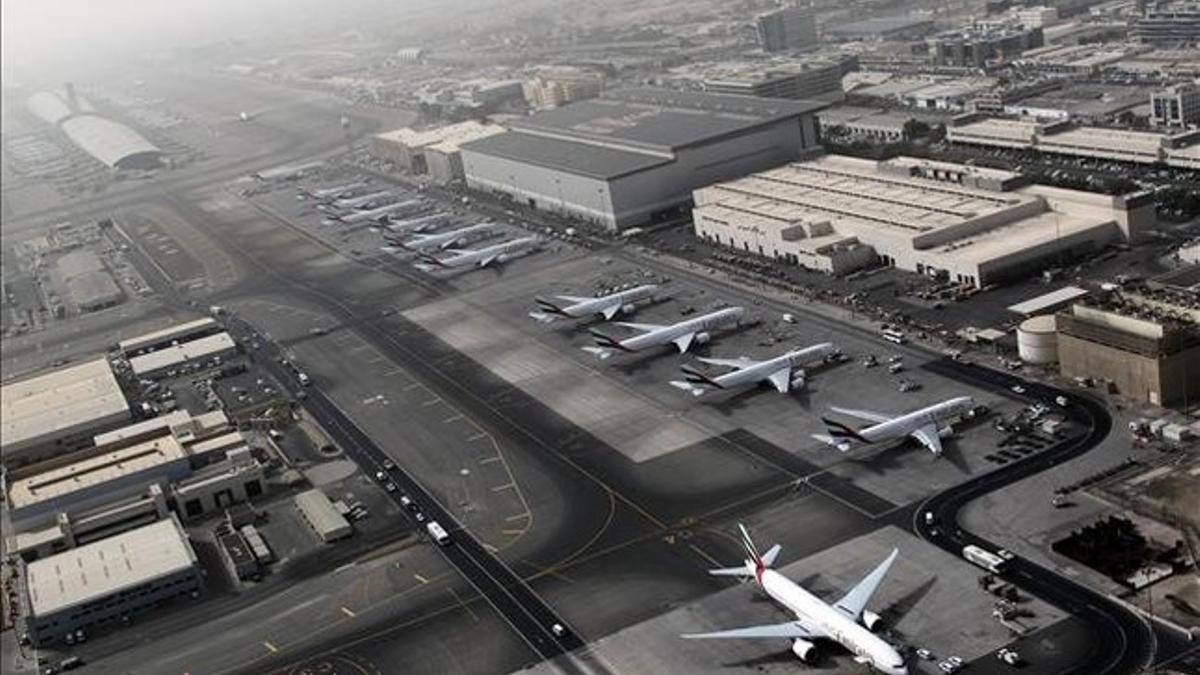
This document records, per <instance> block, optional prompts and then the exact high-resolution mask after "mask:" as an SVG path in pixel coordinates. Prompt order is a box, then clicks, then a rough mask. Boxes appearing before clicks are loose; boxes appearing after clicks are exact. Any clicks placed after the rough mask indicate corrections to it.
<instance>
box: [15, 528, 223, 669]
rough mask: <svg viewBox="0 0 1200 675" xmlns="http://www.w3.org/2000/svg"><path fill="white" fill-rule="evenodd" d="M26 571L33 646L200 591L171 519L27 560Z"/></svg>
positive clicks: (190, 553)
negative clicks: (68, 549) (55, 553)
mask: <svg viewBox="0 0 1200 675" xmlns="http://www.w3.org/2000/svg"><path fill="white" fill-rule="evenodd" d="M25 574H26V584H25V585H26V587H27V589H28V606H29V616H28V619H27V626H28V629H27V630H28V633H29V639H30V640H31V641H32V642H33V644H34V645H36V646H39V647H41V646H44V645H46V644H48V643H53V642H54V641H56V640H59V639H61V638H63V637H64V636H66V635H67V634H68V633H74V632H75V631H76V630H79V629H89V628H92V627H93V626H97V625H104V624H109V623H112V622H116V621H127V620H129V619H130V618H131V617H132V616H133V615H134V614H136V613H138V612H141V611H144V610H146V609H149V608H150V607H152V606H154V605H158V604H160V603H163V602H166V601H168V600H170V599H172V598H175V597H178V596H181V595H197V594H199V593H200V592H201V591H203V589H204V576H203V573H202V571H201V568H200V564H199V561H198V559H197V558H196V552H195V550H193V549H192V544H191V541H189V540H188V537H187V533H186V532H184V530H183V527H182V526H181V525H180V524H179V521H178V520H176V519H175V518H173V517H168V518H165V519H163V520H160V521H158V522H155V523H152V524H150V525H145V526H143V527H139V528H137V529H134V530H130V531H128V532H124V533H122V534H119V535H117V536H114V537H110V538H108V539H104V540H102V541H97V542H94V543H91V544H88V545H86V546H81V547H79V548H76V549H73V550H70V551H66V552H63V553H59V554H57V555H54V556H50V557H48V558H44V559H42V560H37V561H34V562H32V563H30V564H29V565H28V566H27V568H26V572H25Z"/></svg>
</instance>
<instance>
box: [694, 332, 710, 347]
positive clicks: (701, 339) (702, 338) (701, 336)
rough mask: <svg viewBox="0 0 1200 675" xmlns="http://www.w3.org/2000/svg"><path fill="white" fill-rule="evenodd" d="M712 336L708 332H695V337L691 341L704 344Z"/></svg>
mask: <svg viewBox="0 0 1200 675" xmlns="http://www.w3.org/2000/svg"><path fill="white" fill-rule="evenodd" d="M711 339H712V336H711V335H709V334H708V333H696V337H694V338H692V342H694V343H695V344H698V345H706V344H708V341H709V340H711Z"/></svg>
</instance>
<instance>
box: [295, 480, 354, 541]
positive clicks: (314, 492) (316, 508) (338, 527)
mask: <svg viewBox="0 0 1200 675" xmlns="http://www.w3.org/2000/svg"><path fill="white" fill-rule="evenodd" d="M296 506H297V507H298V508H299V509H300V510H301V511H303V512H304V517H305V518H307V519H308V522H309V523H310V524H311V525H312V526H313V529H315V530H316V531H317V532H320V533H321V534H322V535H325V534H327V533H337V532H341V531H344V530H346V529H347V528H349V527H350V523H349V521H347V520H346V519H345V518H344V517H343V516H342V514H340V513H338V512H337V509H335V508H333V503H332V502H330V501H329V497H327V496H326V495H325V493H324V492H321V491H320V490H318V489H316V488H313V489H311V490H305V491H304V492H301V493H300V494H298V495H296Z"/></svg>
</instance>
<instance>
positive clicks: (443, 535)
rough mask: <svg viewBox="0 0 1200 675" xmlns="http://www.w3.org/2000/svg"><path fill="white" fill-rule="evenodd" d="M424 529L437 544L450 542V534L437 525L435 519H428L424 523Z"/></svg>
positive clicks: (443, 544)
mask: <svg viewBox="0 0 1200 675" xmlns="http://www.w3.org/2000/svg"><path fill="white" fill-rule="evenodd" d="M425 531H426V532H428V533H429V536H430V537H432V538H433V540H434V541H435V542H437V545H438V546H445V545H447V544H449V543H450V534H449V533H448V532H446V530H445V529H444V528H442V526H441V525H438V522H437V521H436V520H431V521H429V522H428V523H427V524H426V525H425Z"/></svg>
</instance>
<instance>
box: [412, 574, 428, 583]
mask: <svg viewBox="0 0 1200 675" xmlns="http://www.w3.org/2000/svg"><path fill="white" fill-rule="evenodd" d="M413 578H414V579H416V580H417V581H419V582H421V583H423V584H427V583H429V580H428V579H426V578H425V577H423V576H421V575H420V574H414V575H413Z"/></svg>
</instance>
